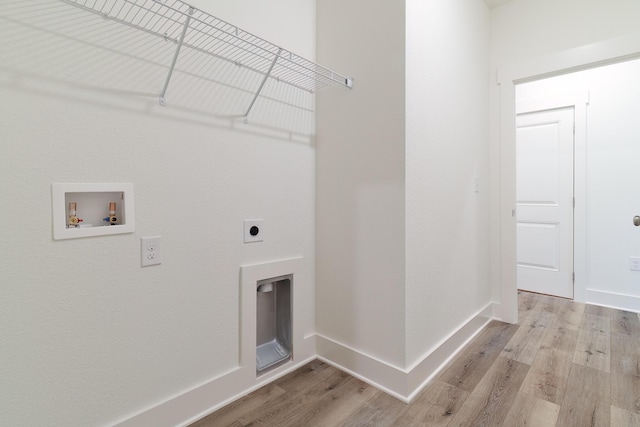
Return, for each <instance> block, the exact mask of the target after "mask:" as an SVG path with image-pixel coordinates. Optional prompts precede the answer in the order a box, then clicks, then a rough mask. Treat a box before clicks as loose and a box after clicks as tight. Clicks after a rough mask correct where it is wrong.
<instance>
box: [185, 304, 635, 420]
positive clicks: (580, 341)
mask: <svg viewBox="0 0 640 427" xmlns="http://www.w3.org/2000/svg"><path fill="white" fill-rule="evenodd" d="M518 301H519V310H520V311H519V323H518V324H517V325H510V324H506V323H502V322H498V321H492V322H491V323H489V325H487V327H486V328H485V329H484V330H483V331H482V332H481V333H480V334H478V336H477V337H476V338H475V339H474V340H473V341H472V342H471V343H469V344H468V345H467V347H466V348H465V349H463V351H461V352H460V354H458V356H457V357H456V358H455V359H454V360H453V361H452V362H451V363H450V364H449V365H448V366H447V367H445V368H444V369H443V370H442V372H441V373H440V375H439V376H438V377H437V378H436V379H435V380H434V381H433V382H432V383H430V384H429V386H427V387H426V388H425V390H424V391H423V392H422V393H421V394H420V395H419V396H418V397H417V398H416V399H415V400H414V401H413V402H412V403H411V404H409V405H407V404H404V403H402V402H400V401H399V400H397V399H395V398H393V397H391V396H389V395H387V394H385V393H383V392H381V391H379V390H377V389H376V388H374V387H372V386H370V385H368V384H366V383H364V382H362V381H360V380H358V379H356V378H353V377H351V376H349V375H347V374H345V373H343V372H341V371H339V370H338V369H335V368H333V367H331V366H329V365H327V364H325V363H323V362H320V361H314V362H311V363H309V364H307V365H306V366H304V367H302V368H300V369H298V370H296V371H295V372H293V373H291V374H288V375H286V376H284V377H282V378H280V379H278V380H276V381H275V382H273V383H271V384H269V385H267V386H265V387H263V388H261V389H259V390H257V391H255V392H254V393H251V394H250V395H248V396H246V397H244V398H242V399H240V400H238V401H236V402H234V403H232V404H230V405H228V406H226V407H224V408H222V409H220V410H218V411H217V412H214V413H213V414H211V415H209V416H207V417H205V418H203V419H202V420H200V421H198V422H196V423H195V424H193V425H192V427H212V426H216V427H217V426H234V427H236V426H258V425H260V426H278V427H280V426H305V427H306V426H322V427H329V426H376V427H377V426H508V427H513V426H544V427H547V426H562V427H564V426H567V427H582V426H613V427H618V426H620V427H630V426H640V317H639V316H638V314H636V313H630V312H625V311H620V310H613V309H609V308H603V307H597V306H591V305H584V304H579V303H574V302H572V301H568V300H564V299H559V298H553V297H548V296H543V295H536V294H531V293H526V292H521V293H519V295H518Z"/></svg>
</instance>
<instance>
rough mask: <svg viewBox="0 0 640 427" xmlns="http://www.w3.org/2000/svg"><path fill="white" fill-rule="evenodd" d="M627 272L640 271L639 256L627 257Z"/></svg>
mask: <svg viewBox="0 0 640 427" xmlns="http://www.w3.org/2000/svg"><path fill="white" fill-rule="evenodd" d="M629 270H634V271H640V256H630V257H629Z"/></svg>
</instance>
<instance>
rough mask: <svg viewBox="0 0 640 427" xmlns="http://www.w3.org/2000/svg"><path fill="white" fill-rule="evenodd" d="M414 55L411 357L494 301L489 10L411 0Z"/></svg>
mask: <svg viewBox="0 0 640 427" xmlns="http://www.w3.org/2000/svg"><path fill="white" fill-rule="evenodd" d="M406 57H407V87H406V96H407V113H406V114H407V141H406V165H407V166H406V188H407V190H406V210H407V212H406V217H407V220H406V221H407V225H406V231H405V233H406V275H407V283H406V287H407V294H406V305H407V318H406V325H407V355H406V363H407V365H411V364H413V363H415V362H417V361H419V360H420V359H421V358H422V357H424V356H425V355H426V354H427V353H428V352H429V351H430V350H432V349H433V348H435V346H436V344H437V343H439V342H440V341H441V340H443V339H444V338H445V337H447V335H448V334H450V333H451V332H452V331H455V330H457V329H458V328H459V327H460V326H461V325H462V324H464V323H465V322H466V321H467V320H468V319H469V318H470V317H471V316H473V315H475V314H476V313H477V312H479V311H481V310H482V309H484V308H485V306H486V305H487V304H489V302H490V284H489V246H488V244H489V243H488V242H489V217H488V214H489V191H488V189H489V186H488V183H489V156H488V147H489V114H488V105H489V104H488V102H489V101H488V99H489V98H488V84H489V62H488V61H489V10H488V8H487V7H486V5H485V4H484V2H482V1H477V2H468V1H450V0H448V1H435V2H422V1H410V2H408V3H407V53H406ZM476 177H477V179H478V183H479V191H478V192H476V191H475V184H476Z"/></svg>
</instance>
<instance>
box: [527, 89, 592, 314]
mask: <svg viewBox="0 0 640 427" xmlns="http://www.w3.org/2000/svg"><path fill="white" fill-rule="evenodd" d="M588 105H589V92H584V93H576V94H568V95H558V96H552V97H549V96H545V97H542V98H537V99H526V100H519V99H518V98H517V96H516V110H515V116H514V121H515V117H516V116H517V115H518V114H526V113H536V112H544V111H548V110H558V109H562V108H572V109H573V126H574V132H573V197H574V206H573V242H572V244H573V273H574V280H573V300H574V301H583V300H584V292H582V291H580V289H586V288H587V280H588V276H587V239H586V237H587V107H588ZM514 128H515V125H514ZM514 144H515V140H514ZM514 153H515V150H514ZM514 166H515V165H514ZM514 171H515V167H514ZM514 205H515V200H514ZM514 219H515V218H514ZM516 243H517V233H516ZM517 278H518V276H517V273H516V292H517V289H518V282H517Z"/></svg>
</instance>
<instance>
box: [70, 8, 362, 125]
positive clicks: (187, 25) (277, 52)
mask: <svg viewBox="0 0 640 427" xmlns="http://www.w3.org/2000/svg"><path fill="white" fill-rule="evenodd" d="M60 1H62V2H64V3H67V4H70V5H73V6H76V7H78V8H80V9H83V10H85V11H87V12H92V13H94V14H97V15H99V16H101V17H102V18H105V19H108V20H112V21H116V22H119V23H121V24H123V25H126V26H129V27H132V28H135V29H138V30H140V31H143V32H145V33H148V34H151V35H154V36H157V37H159V38H162V39H163V40H164V41H170V42H173V43H175V44H176V49H175V51H174V53H173V57H172V60H171V64H170V65H169V70H168V74H167V77H166V79H165V82H164V86H163V88H162V92H161V94H160V97H159V103H160V105H163V106H164V105H166V102H167V100H166V95H167V90H168V88H169V83H170V81H171V78H172V76H173V73H174V71H175V67H176V63H177V61H178V57H179V56H180V52H181V50H183V49H184V48H185V47H187V48H189V49H192V50H194V51H197V52H200V53H203V54H206V55H209V56H211V57H213V58H215V59H217V60H222V61H227V62H229V63H232V64H234V65H236V66H239V67H243V68H245V69H248V70H250V71H252V72H255V73H257V74H258V75H260V77H261V79H260V84H259V86H258V88H257V89H255V91H253V92H254V93H253V97H252V99H251V102H250V104H249V106H248V108H247V109H246V112H245V114H244V116H243V117H244V121H245V122H246V121H247V120H248V116H249V114H250V112H251V110H252V109H253V107H254V104H255V103H256V101H257V99H258V97H259V96H260V94H261V92H262V90H263V88H264V86H265V84H266V83H267V81H268V80H269V79H275V80H276V81H277V82H282V83H285V84H288V85H291V86H294V87H296V88H298V89H301V90H305V91H308V92H311V93H315V92H316V91H317V90H319V89H322V88H324V87H328V86H334V85H338V86H344V87H347V88H349V89H351V88H352V87H353V78H350V77H345V76H343V75H341V74H339V73H336V72H334V71H332V70H330V69H328V68H325V67H323V66H321V65H318V64H316V63H314V62H312V61H309V60H307V59H304V58H302V57H300V56H298V55H296V54H294V53H293V52H290V51H287V50H285V49H283V48H281V47H279V46H276V45H275V44H273V43H271V42H268V41H267V40H264V39H262V38H260V37H258V36H255V35H253V34H251V33H249V32H246V31H244V30H242V29H240V28H238V27H236V26H234V25H232V24H230V23H228V22H226V21H223V20H221V19H219V18H216V17H215V16H212V15H210V14H208V13H206V12H203V11H201V10H198V9H196V8H194V7H192V6H189V5H188V4H186V3H184V2H183V1H182V0H60Z"/></svg>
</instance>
